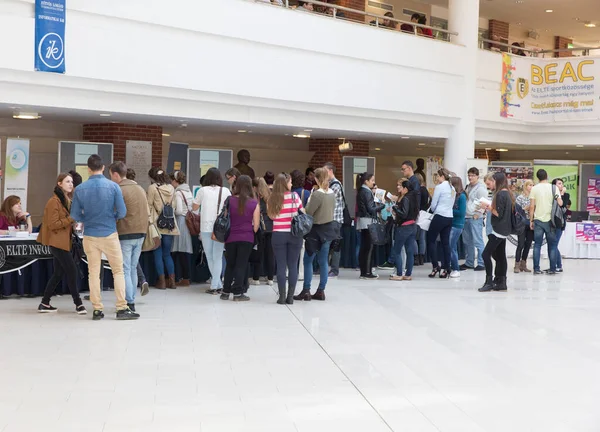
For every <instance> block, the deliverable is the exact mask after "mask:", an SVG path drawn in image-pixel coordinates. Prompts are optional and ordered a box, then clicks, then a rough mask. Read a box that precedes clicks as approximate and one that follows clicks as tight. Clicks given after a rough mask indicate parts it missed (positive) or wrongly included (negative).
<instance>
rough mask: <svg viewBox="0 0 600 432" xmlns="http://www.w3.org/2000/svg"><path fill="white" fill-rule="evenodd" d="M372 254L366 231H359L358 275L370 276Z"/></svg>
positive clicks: (369, 235)
mask: <svg viewBox="0 0 600 432" xmlns="http://www.w3.org/2000/svg"><path fill="white" fill-rule="evenodd" d="M372 252H373V243H372V242H371V234H369V230H368V229H364V230H361V231H360V250H359V251H358V265H359V266H360V275H361V276H366V275H370V274H371V273H372V272H373V270H372V267H371V253H372Z"/></svg>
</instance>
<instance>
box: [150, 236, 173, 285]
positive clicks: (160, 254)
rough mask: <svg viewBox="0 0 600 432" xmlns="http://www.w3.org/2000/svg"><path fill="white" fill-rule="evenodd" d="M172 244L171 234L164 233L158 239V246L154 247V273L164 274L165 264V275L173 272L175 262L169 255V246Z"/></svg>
mask: <svg viewBox="0 0 600 432" xmlns="http://www.w3.org/2000/svg"><path fill="white" fill-rule="evenodd" d="M172 246H173V236H172V235H164V234H163V236H162V237H161V239H160V247H159V248H158V249H154V251H152V253H153V254H154V265H155V266H156V273H157V274H158V275H159V276H164V274H165V266H166V267H167V275H174V274H175V263H174V262H173V257H171V248H172Z"/></svg>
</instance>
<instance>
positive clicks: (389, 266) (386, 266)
mask: <svg viewBox="0 0 600 432" xmlns="http://www.w3.org/2000/svg"><path fill="white" fill-rule="evenodd" d="M377 268H378V269H379V270H391V269H395V268H396V265H395V264H390V263H389V262H388V261H386V262H384V263H383V264H381V265H380V266H377Z"/></svg>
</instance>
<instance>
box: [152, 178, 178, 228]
mask: <svg viewBox="0 0 600 432" xmlns="http://www.w3.org/2000/svg"><path fill="white" fill-rule="evenodd" d="M156 191H157V192H158V196H159V197H160V201H161V202H162V205H163V208H162V211H161V212H160V214H159V215H158V218H157V219H156V225H157V226H158V228H160V229H162V230H168V231H173V230H174V229H175V226H176V225H175V211H174V210H173V205H172V203H169V204H166V203H165V201H164V200H163V197H162V194H161V193H160V189H159V187H158V186H157V187H156Z"/></svg>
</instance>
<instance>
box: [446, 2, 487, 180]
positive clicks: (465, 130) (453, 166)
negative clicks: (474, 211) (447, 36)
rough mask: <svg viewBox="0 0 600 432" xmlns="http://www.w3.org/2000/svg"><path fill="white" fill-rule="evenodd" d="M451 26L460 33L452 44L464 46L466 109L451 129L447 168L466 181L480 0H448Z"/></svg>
mask: <svg viewBox="0 0 600 432" xmlns="http://www.w3.org/2000/svg"><path fill="white" fill-rule="evenodd" d="M448 29H449V30H450V31H452V32H456V33H458V36H451V41H452V43H455V44H457V45H463V46H464V47H465V50H464V56H462V57H461V59H460V62H461V64H462V65H463V66H464V68H463V69H464V73H465V75H464V81H463V82H464V91H463V95H464V97H463V100H464V109H463V111H462V112H461V113H460V120H459V122H458V124H456V125H455V126H454V127H453V129H452V131H451V132H450V136H449V138H448V139H447V140H446V145H445V147H444V167H445V168H447V169H449V170H450V171H453V172H455V173H456V174H458V175H459V176H460V177H462V178H463V180H466V175H467V174H466V171H467V169H468V167H467V159H470V158H473V157H474V156H473V154H474V151H475V90H476V87H477V51H478V45H479V41H478V34H479V0H449V17H448Z"/></svg>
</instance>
